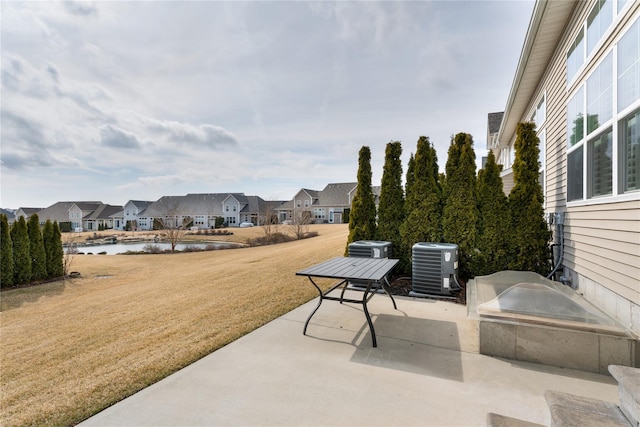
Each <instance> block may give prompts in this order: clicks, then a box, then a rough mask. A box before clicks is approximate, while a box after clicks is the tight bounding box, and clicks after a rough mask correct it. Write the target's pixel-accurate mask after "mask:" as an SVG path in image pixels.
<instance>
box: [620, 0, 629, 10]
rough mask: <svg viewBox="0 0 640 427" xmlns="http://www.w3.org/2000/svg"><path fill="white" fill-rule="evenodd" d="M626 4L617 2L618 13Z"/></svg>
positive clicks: (623, 1) (623, 0) (622, 0)
mask: <svg viewBox="0 0 640 427" xmlns="http://www.w3.org/2000/svg"><path fill="white" fill-rule="evenodd" d="M626 4H627V0H618V12H620V11H621V10H622V8H623V7H624V6H625V5H626Z"/></svg>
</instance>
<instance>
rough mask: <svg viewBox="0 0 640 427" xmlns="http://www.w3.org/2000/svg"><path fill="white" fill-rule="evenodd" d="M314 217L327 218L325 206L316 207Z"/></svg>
mask: <svg viewBox="0 0 640 427" xmlns="http://www.w3.org/2000/svg"><path fill="white" fill-rule="evenodd" d="M313 218H315V219H327V211H326V210H325V208H314V209H313Z"/></svg>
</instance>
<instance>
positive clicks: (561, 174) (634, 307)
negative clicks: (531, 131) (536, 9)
mask: <svg viewBox="0 0 640 427" xmlns="http://www.w3.org/2000/svg"><path fill="white" fill-rule="evenodd" d="M594 4H595V1H594V0H592V1H579V2H576V6H575V9H574V11H573V13H572V15H571V18H570V21H569V22H568V24H567V26H566V28H565V30H564V32H563V34H562V36H561V38H560V41H559V43H558V45H557V48H556V51H555V52H554V54H553V55H552V58H551V60H550V61H549V64H548V65H547V68H546V71H545V73H544V75H543V78H542V80H541V82H540V84H539V86H538V88H537V89H536V92H535V95H534V96H533V98H532V99H531V100H530V105H529V108H528V109H527V112H526V114H525V116H524V117H522V118H521V120H522V121H528V120H529V119H530V118H531V115H532V114H533V112H534V111H535V108H536V106H537V104H538V102H539V100H540V99H541V97H542V96H543V95H544V96H545V99H546V119H545V121H544V122H543V123H542V125H541V126H540V128H539V129H538V132H540V133H542V132H544V134H545V140H546V144H545V147H544V149H545V180H544V183H545V209H546V212H547V213H554V212H563V213H564V214H565V226H564V238H565V244H566V248H565V254H564V260H563V267H564V276H565V277H567V278H569V279H570V280H571V284H572V286H573V287H575V288H577V289H578V291H579V292H581V293H582V294H583V295H584V296H585V297H586V298H587V299H588V300H590V301H592V302H593V303H595V304H596V305H597V306H599V307H600V308H602V309H603V310H605V311H607V312H608V313H609V314H610V315H611V316H612V317H614V318H616V319H617V320H619V321H620V322H621V323H622V324H623V325H625V326H626V327H628V328H629V329H630V330H632V331H633V332H634V333H635V334H637V335H640V192H638V191H636V192H634V193H628V194H624V195H618V196H615V195H614V196H606V197H603V198H600V199H596V198H593V199H588V200H583V201H579V202H568V201H567V147H568V143H567V137H568V136H567V102H568V101H569V99H570V97H571V96H573V94H574V93H575V90H576V89H577V87H578V85H579V84H580V83H581V82H584V81H585V80H586V79H587V78H588V77H589V75H590V74H591V73H592V72H593V70H594V69H596V67H597V65H598V63H599V61H600V60H601V59H602V58H604V57H605V56H606V55H607V54H608V53H609V52H611V48H612V46H613V45H614V44H615V43H616V42H617V41H618V40H619V38H620V36H621V35H622V34H623V31H625V30H626V29H627V28H628V27H629V25H630V24H632V23H633V22H634V21H635V19H637V18H638V16H640V2H633V1H632V2H630V5H629V7H628V8H627V9H625V10H623V13H624V16H623V17H622V18H620V17H619V16H618V17H616V15H615V13H614V18H613V22H614V25H613V27H614V29H613V31H611V30H609V32H608V33H606V34H605V36H604V38H603V40H601V41H600V43H599V44H598V45H597V46H596V48H595V51H594V53H593V54H592V55H589V56H588V57H587V60H586V65H585V66H583V68H582V69H581V71H579V74H578V75H577V77H576V79H575V80H573V82H572V83H571V85H570V86H569V87H567V80H566V75H567V68H566V58H567V53H568V51H569V49H570V46H571V44H572V43H573V41H574V39H575V37H576V35H577V34H578V32H579V31H580V29H581V28H582V26H583V25H584V22H585V20H586V19H587V17H588V15H589V13H590V11H591V10H592V7H593V5H594ZM614 60H615V57H614ZM616 78H617V76H616V75H615V74H614V79H616ZM614 93H615V92H614ZM614 99H615V94H614ZM612 126H613V127H615V126H617V123H613V125H612ZM614 139H615V138H614ZM616 143H617V142H616V141H615V140H614V144H616ZM614 174H615V168H614ZM614 179H615V177H614ZM508 186H509V183H507V182H505V192H507V191H508V190H507V187H508Z"/></svg>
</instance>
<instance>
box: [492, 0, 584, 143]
mask: <svg viewBox="0 0 640 427" xmlns="http://www.w3.org/2000/svg"><path fill="white" fill-rule="evenodd" d="M575 4H576V0H555V1H554V0H537V1H536V3H535V6H534V8H533V13H532V15H531V20H530V21H529V28H528V29H527V35H526V37H525V41H524V45H523V48H522V52H521V53H520V59H519V60H518V67H517V68H516V74H515V77H514V80H513V83H512V85H511V91H510V92H509V98H508V99H507V105H506V107H505V109H504V116H503V119H502V124H501V125H500V131H499V132H498V144H499V145H501V146H507V145H508V144H509V143H510V142H511V140H512V139H513V136H514V134H515V132H516V126H517V124H518V122H520V121H521V120H522V117H523V115H524V114H525V110H526V108H527V107H528V105H529V103H530V100H531V97H532V96H533V95H534V93H535V90H536V88H537V87H538V84H539V83H540V80H541V79H542V77H543V75H544V73H545V71H546V68H547V64H548V63H549V60H550V59H551V57H552V56H553V53H554V51H555V49H556V47H557V44H558V40H559V38H560V37H561V36H562V33H563V31H564V29H565V27H566V24H567V20H568V18H569V16H570V15H571V12H572V10H573V8H574V7H575Z"/></svg>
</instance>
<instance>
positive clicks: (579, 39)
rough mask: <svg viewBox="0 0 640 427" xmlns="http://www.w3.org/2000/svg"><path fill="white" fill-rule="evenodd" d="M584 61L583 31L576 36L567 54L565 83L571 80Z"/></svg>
mask: <svg viewBox="0 0 640 427" xmlns="http://www.w3.org/2000/svg"><path fill="white" fill-rule="evenodd" d="M583 63H584V31H583V30H580V33H579V34H578V35H577V36H576V39H575V40H574V41H573V44H572V45H571V47H569V53H568V54H567V84H569V82H571V80H572V79H573V77H574V76H575V75H576V73H577V72H578V70H579V69H580V67H581V66H582V64H583Z"/></svg>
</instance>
